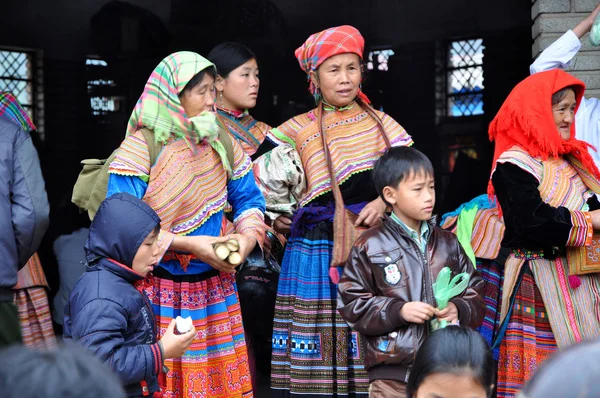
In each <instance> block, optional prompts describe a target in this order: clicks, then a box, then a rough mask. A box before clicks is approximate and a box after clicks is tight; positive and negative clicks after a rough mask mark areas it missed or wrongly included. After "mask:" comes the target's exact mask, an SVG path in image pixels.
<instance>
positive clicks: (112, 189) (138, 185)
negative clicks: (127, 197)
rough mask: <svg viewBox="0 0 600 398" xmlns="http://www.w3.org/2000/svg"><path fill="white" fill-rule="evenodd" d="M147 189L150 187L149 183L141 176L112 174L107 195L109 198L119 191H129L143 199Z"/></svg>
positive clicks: (109, 178)
mask: <svg viewBox="0 0 600 398" xmlns="http://www.w3.org/2000/svg"><path fill="white" fill-rule="evenodd" d="M146 189H148V184H147V183H146V182H145V181H144V180H142V179H141V178H139V177H135V176H124V175H120V174H110V175H109V177H108V189H107V192H106V197H107V198H108V197H109V196H112V195H114V194H116V193H119V192H127V193H130V194H132V195H133V196H135V197H136V198H138V199H142V198H143V197H144V195H145V194H146Z"/></svg>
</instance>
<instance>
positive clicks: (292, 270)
mask: <svg viewBox="0 0 600 398" xmlns="http://www.w3.org/2000/svg"><path fill="white" fill-rule="evenodd" d="M363 49H364V39H363V37H362V36H361V34H360V32H358V30H356V29H355V28H353V27H351V26H340V27H336V28H331V29H327V30H325V31H323V32H320V33H317V34H314V35H312V36H311V37H310V38H309V39H308V40H307V41H306V43H304V45H302V46H301V47H300V48H299V49H297V50H296V57H297V58H298V61H299V63H300V66H301V67H302V69H303V70H304V71H305V72H306V73H307V74H308V75H309V76H310V79H311V85H310V91H311V93H312V94H313V95H315V98H316V99H317V107H316V108H315V109H314V110H312V111H310V112H308V113H305V114H302V115H299V116H296V117H294V118H292V119H290V120H289V121H287V122H285V123H284V124H282V125H281V126H279V127H278V128H276V129H274V130H272V131H271V132H269V139H271V140H272V141H273V142H275V143H277V144H287V145H291V146H292V147H294V148H295V149H296V150H297V151H298V153H299V154H300V158H301V160H302V166H303V169H304V172H305V174H306V181H307V188H306V191H305V193H304V195H303V197H302V199H301V200H300V203H299V206H300V208H299V209H298V210H297V211H296V213H295V215H294V217H293V222H291V224H292V225H291V233H290V237H289V239H288V244H287V247H286V251H285V255H284V259H283V263H282V270H281V275H280V278H279V286H278V293H277V302H276V306H275V319H274V329H273V358H272V368H271V373H272V374H271V388H272V391H273V396H274V397H286V396H305V397H323V396H327V397H366V396H367V394H368V392H367V390H368V385H369V379H368V375H367V373H366V371H365V369H364V365H363V358H362V349H361V343H360V340H359V338H358V334H357V333H354V332H353V331H352V330H351V329H350V327H348V325H347V324H346V323H345V322H344V321H343V319H342V318H341V317H340V315H339V314H338V312H337V309H336V297H337V287H336V284H335V283H337V281H336V280H335V279H336V278H335V276H336V275H337V274H338V273H339V272H340V271H341V270H339V269H336V268H330V265H331V258H332V248H333V243H334V242H333V236H334V229H333V223H332V220H333V216H334V209H335V207H336V206H335V200H334V196H333V194H332V190H331V188H332V186H331V179H330V173H329V171H328V170H329V169H328V166H327V162H326V157H325V151H324V149H325V148H324V146H323V140H322V136H321V124H320V122H319V121H320V120H321V119H322V125H323V126H325V127H324V129H325V139H326V141H327V147H328V150H329V152H330V154H331V159H332V161H333V169H334V173H335V177H336V181H335V183H336V184H339V186H340V189H341V193H342V197H343V202H344V204H345V205H346V207H347V208H349V209H351V210H353V211H354V212H355V213H358V214H359V215H358V219H357V220H356V222H357V223H359V224H363V225H366V226H370V225H375V224H376V223H378V222H380V219H381V216H382V215H383V212H384V211H385V204H384V203H383V201H382V200H381V199H378V197H377V193H376V192H375V189H374V187H373V183H372V181H371V170H372V168H373V165H374V163H375V161H376V160H377V159H378V158H379V157H380V155H381V154H382V153H383V152H384V150H385V149H386V140H385V137H384V135H383V134H386V136H387V138H389V141H391V144H392V145H398V146H399V145H411V144H412V140H411V137H410V136H409V135H408V134H407V133H406V132H405V131H404V129H403V128H402V127H401V126H400V125H399V124H398V123H397V122H396V121H395V120H393V119H392V118H391V117H389V116H388V115H386V114H384V113H382V112H378V111H375V110H373V108H371V107H370V106H369V102H368V99H367V98H366V96H365V95H364V94H363V93H362V92H361V90H360V84H361V79H362V72H361V60H362V53H363ZM379 123H381V125H382V126H383V128H380V124H379ZM382 129H383V130H384V131H381V130H382ZM267 164H268V163H267ZM280 218H281V217H280ZM289 223H290V220H289V219H288V220H284V221H283V222H282V220H280V219H278V220H277V221H276V226H277V225H278V226H279V228H280V229H283V227H285V226H288V227H289ZM337 232H339V231H335V233H336V234H337ZM338 236H339V235H338ZM330 275H331V277H330ZM334 282H335V283H334Z"/></svg>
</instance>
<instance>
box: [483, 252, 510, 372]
mask: <svg viewBox="0 0 600 398" xmlns="http://www.w3.org/2000/svg"><path fill="white" fill-rule="evenodd" d="M476 261H477V270H478V271H479V272H481V277H482V278H483V280H484V281H485V287H484V289H483V298H484V300H485V316H484V318H483V323H482V324H481V326H480V327H479V328H477V331H478V332H479V333H480V334H481V335H482V336H483V338H484V339H485V341H487V343H488V345H489V346H490V347H491V346H492V343H493V340H494V336H495V335H496V333H497V331H498V328H499V327H500V306H501V304H502V303H501V302H502V267H503V266H504V264H498V263H497V262H495V261H494V260H488V259H481V258H477V259H476ZM493 354H494V359H495V360H498V356H499V354H500V349H499V348H497V349H495V350H494V353H493Z"/></svg>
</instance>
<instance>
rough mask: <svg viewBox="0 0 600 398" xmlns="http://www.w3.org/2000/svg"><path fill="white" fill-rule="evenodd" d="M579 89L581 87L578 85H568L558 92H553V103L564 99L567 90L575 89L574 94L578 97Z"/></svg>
mask: <svg viewBox="0 0 600 398" xmlns="http://www.w3.org/2000/svg"><path fill="white" fill-rule="evenodd" d="M578 89H579V87H577V86H567V87H565V88H563V89H560V90H558V91H557V92H555V93H554V94H552V105H556V104H558V103H559V102H560V101H562V100H563V98H565V97H566V96H567V92H569V90H571V91H573V94H575V96H576V97H577V90H578Z"/></svg>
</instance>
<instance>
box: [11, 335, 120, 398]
mask: <svg viewBox="0 0 600 398" xmlns="http://www.w3.org/2000/svg"><path fill="white" fill-rule="evenodd" d="M0 358H2V361H0V391H2V397H3V398H22V397H45V398H64V397H89V398H104V397H111V398H125V397H126V396H127V395H126V394H125V391H123V387H121V385H122V384H121V382H120V380H119V378H118V377H117V375H115V374H114V373H113V372H112V370H111V369H110V368H109V367H108V366H107V365H106V364H105V363H103V362H102V361H100V360H99V359H98V358H97V357H95V356H94V355H93V354H92V353H91V352H90V351H87V350H85V349H84V348H83V347H81V346H79V345H77V344H75V343H64V344H60V345H59V346H58V347H55V348H51V349H39V348H32V347H27V346H24V345H13V346H10V347H6V348H3V349H1V350H0Z"/></svg>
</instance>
